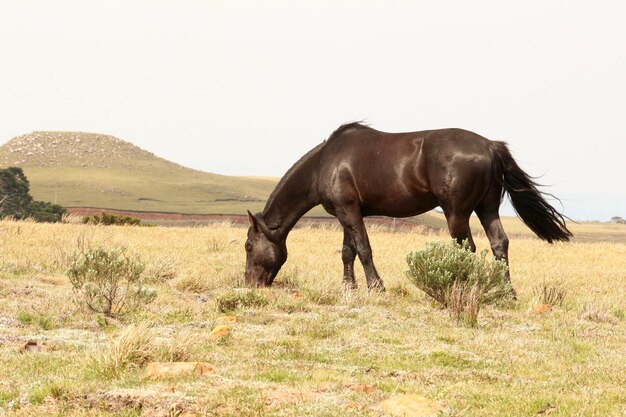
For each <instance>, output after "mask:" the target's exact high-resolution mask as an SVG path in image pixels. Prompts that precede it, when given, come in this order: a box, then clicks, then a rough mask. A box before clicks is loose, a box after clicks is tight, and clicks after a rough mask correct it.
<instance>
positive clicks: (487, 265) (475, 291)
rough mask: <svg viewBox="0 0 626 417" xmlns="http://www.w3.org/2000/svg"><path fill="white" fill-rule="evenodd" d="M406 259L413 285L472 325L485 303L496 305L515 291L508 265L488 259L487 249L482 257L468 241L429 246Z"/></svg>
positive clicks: (438, 243)
mask: <svg viewBox="0 0 626 417" xmlns="http://www.w3.org/2000/svg"><path fill="white" fill-rule="evenodd" d="M406 260H407V263H408V265H409V269H408V271H407V272H406V274H407V276H408V277H409V279H410V280H411V282H413V284H415V285H416V286H417V287H418V288H419V289H421V290H422V291H424V292H425V293H426V294H428V295H429V296H430V297H432V298H433V299H435V300H436V301H437V302H439V303H441V304H442V305H443V306H445V307H447V308H449V309H450V314H451V316H452V317H453V318H455V319H456V320H458V321H461V322H465V323H466V324H469V325H472V326H474V325H475V324H476V317H477V315H478V311H479V310H480V306H481V304H491V303H496V302H498V301H500V300H503V299H506V298H508V297H509V296H510V294H511V292H512V288H511V285H510V284H509V283H508V282H507V280H506V271H507V266H506V264H505V263H504V262H502V261H496V260H488V259H487V250H483V251H482V252H481V253H480V255H479V256H478V255H476V254H474V253H472V252H471V251H470V249H469V244H468V243H467V242H463V245H461V246H459V245H458V244H457V243H456V242H455V241H451V242H449V243H444V242H432V243H428V244H427V245H426V248H425V249H424V250H421V251H418V252H412V253H410V254H409V255H408V256H407V258H406Z"/></svg>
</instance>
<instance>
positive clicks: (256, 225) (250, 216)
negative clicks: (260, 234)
mask: <svg viewBox="0 0 626 417" xmlns="http://www.w3.org/2000/svg"><path fill="white" fill-rule="evenodd" d="M246 211H247V212H248V221H249V222H250V225H251V226H252V227H254V228H255V229H256V230H259V221H258V220H257V219H256V217H254V214H252V213H250V210H246Z"/></svg>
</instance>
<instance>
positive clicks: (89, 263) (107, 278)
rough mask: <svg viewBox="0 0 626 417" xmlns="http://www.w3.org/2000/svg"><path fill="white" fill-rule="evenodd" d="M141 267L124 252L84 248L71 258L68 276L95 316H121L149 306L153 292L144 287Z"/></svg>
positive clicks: (152, 299) (152, 298) (135, 259)
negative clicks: (101, 314)
mask: <svg viewBox="0 0 626 417" xmlns="http://www.w3.org/2000/svg"><path fill="white" fill-rule="evenodd" d="M143 270H144V264H143V263H142V262H141V260H139V259H137V258H134V257H131V256H130V255H128V254H126V253H125V251H124V250H123V249H119V248H118V249H113V250H111V251H108V250H106V249H104V248H97V249H87V250H84V251H79V252H76V253H74V254H73V255H72V257H71V260H70V266H69V269H68V271H67V275H68V277H69V279H70V282H71V283H72V285H73V286H74V289H75V290H77V291H79V292H80V293H81V294H82V295H83V300H84V302H85V304H86V305H87V306H88V307H89V308H90V309H91V310H93V311H95V312H97V313H103V314H105V315H107V316H116V317H117V316H123V315H125V314H127V313H129V312H131V311H134V310H136V309H137V308H139V307H141V306H143V305H144V304H148V303H151V302H152V301H154V299H155V297H156V292H155V291H154V290H152V289H150V288H146V287H145V285H144V284H145V279H144V277H143V276H142V273H143Z"/></svg>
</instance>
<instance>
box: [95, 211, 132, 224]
mask: <svg viewBox="0 0 626 417" xmlns="http://www.w3.org/2000/svg"><path fill="white" fill-rule="evenodd" d="M83 223H85V224H102V225H105V226H111V225H114V226H126V225H129V226H137V225H139V224H140V223H141V219H137V218H135V217H130V216H122V215H119V214H110V213H105V212H102V214H100V215H99V216H98V215H97V214H96V215H94V216H85V217H83Z"/></svg>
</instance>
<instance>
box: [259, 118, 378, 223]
mask: <svg viewBox="0 0 626 417" xmlns="http://www.w3.org/2000/svg"><path fill="white" fill-rule="evenodd" d="M350 129H371V128H370V127H369V126H367V125H366V124H364V123H363V122H362V121H361V122H351V123H344V124H342V125H341V126H339V127H338V128H337V129H336V130H335V131H334V132H333V133H331V134H330V136H329V137H328V139H326V140H325V141H324V142H322V143H320V144H319V145H317V146H316V147H315V148H313V149H311V150H310V151H308V152H307V153H305V154H304V155H303V156H302V158H300V159H298V161H297V162H296V163H295V164H293V165H292V166H291V168H289V170H288V171H287V172H286V173H285V175H283V177H282V178H281V179H280V181H278V184H276V188H274V191H272V193H271V194H270V196H269V198H268V199H267V203H266V204H265V207H266V208H267V207H268V206H269V205H270V203H271V202H272V201H273V200H274V197H275V196H276V193H277V192H278V191H279V190H280V189H282V186H283V185H284V184H285V183H286V182H287V181H289V180H290V179H291V177H292V176H293V173H294V172H295V171H296V170H297V169H298V168H299V167H300V165H302V164H303V163H304V162H305V161H306V160H308V159H309V158H310V157H311V156H313V155H314V154H316V153H317V152H319V151H320V150H321V149H322V148H323V147H324V145H326V144H327V143H328V142H329V141H331V140H333V139H334V138H336V137H337V136H339V135H341V134H342V133H344V132H346V131H348V130H350ZM263 211H264V212H265V209H264V210H263Z"/></svg>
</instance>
